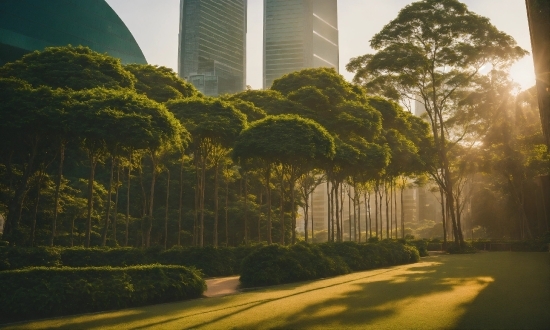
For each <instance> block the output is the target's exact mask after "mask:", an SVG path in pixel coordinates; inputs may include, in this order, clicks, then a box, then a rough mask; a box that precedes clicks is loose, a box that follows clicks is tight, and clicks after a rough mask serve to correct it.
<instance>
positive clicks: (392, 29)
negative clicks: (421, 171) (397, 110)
mask: <svg viewBox="0 0 550 330" xmlns="http://www.w3.org/2000/svg"><path fill="white" fill-rule="evenodd" d="M370 44H371V47H372V48H373V49H375V50H376V51H377V53H375V54H373V55H370V54H369V55H365V56H362V57H359V58H355V59H352V60H351V62H350V63H349V64H348V70H350V71H354V72H355V73H356V75H355V78H354V81H355V82H356V83H359V84H362V85H364V86H365V87H366V88H367V90H369V89H370V90H372V91H373V92H375V93H382V94H384V95H386V96H388V97H391V98H393V99H399V98H405V99H407V98H408V99H416V100H418V101H420V102H421V103H423V105H424V106H425V108H426V113H427V118H428V120H429V123H430V126H431V131H432V134H433V137H434V145H435V148H436V150H437V157H438V158H437V160H438V164H437V166H438V170H437V172H433V176H434V179H435V180H436V182H437V183H438V185H439V186H440V187H441V189H443V191H444V192H445V197H446V199H447V203H448V205H449V210H450V215H451V221H452V225H453V228H454V230H453V232H454V233H455V237H454V238H455V242H456V243H457V244H459V245H461V244H462V243H463V237H462V230H461V224H460V222H458V221H457V207H456V205H455V203H454V201H453V199H454V198H453V194H454V190H453V189H454V181H453V178H452V174H451V170H452V169H451V160H450V159H449V155H450V152H451V149H452V148H453V146H455V145H456V144H457V143H459V142H460V135H458V136H457V135H456V132H453V131H452V130H450V129H449V127H450V125H451V123H452V120H451V119H452V118H453V116H454V114H455V110H456V105H457V103H458V102H459V101H460V100H457V99H456V98H455V95H457V94H458V93H459V92H460V91H468V90H471V89H472V82H473V81H474V79H476V78H477V77H479V76H480V75H482V74H481V72H480V71H481V69H482V68H483V67H484V66H486V65H490V66H492V68H493V69H494V70H501V69H505V68H507V67H509V65H510V64H511V63H513V62H514V61H515V60H517V59H519V58H521V57H522V56H524V55H525V54H526V51H525V50H523V49H521V48H520V47H518V46H517V45H516V42H515V41H514V39H513V38H512V37H511V36H509V35H507V34H505V33H504V32H501V31H499V30H498V29H497V28H496V27H494V26H493V25H492V24H491V23H490V22H489V20H488V19H487V18H484V17H481V16H479V15H477V14H475V13H473V12H471V11H469V10H468V9H467V7H466V5H464V4H462V3H461V2H459V1H457V0H424V1H419V2H415V3H412V4H410V5H408V6H406V7H405V8H403V9H402V10H401V11H400V12H399V14H398V16H397V18H395V19H394V20H392V21H391V22H390V23H388V24H387V25H386V26H384V28H383V29H382V30H381V31H380V32H378V33H377V34H376V35H375V36H374V37H373V38H372V39H371V41H370Z"/></svg>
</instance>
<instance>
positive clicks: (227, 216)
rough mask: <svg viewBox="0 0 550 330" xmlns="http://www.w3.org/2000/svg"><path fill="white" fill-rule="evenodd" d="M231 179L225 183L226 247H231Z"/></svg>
mask: <svg viewBox="0 0 550 330" xmlns="http://www.w3.org/2000/svg"><path fill="white" fill-rule="evenodd" d="M228 207H229V179H228V180H227V181H225V246H229V228H228V224H227V220H228V218H229V213H228V211H229V209H228Z"/></svg>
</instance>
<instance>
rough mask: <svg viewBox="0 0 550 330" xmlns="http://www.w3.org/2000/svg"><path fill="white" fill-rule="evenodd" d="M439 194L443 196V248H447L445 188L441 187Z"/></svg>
mask: <svg viewBox="0 0 550 330" xmlns="http://www.w3.org/2000/svg"><path fill="white" fill-rule="evenodd" d="M439 196H440V198H441V221H442V225H443V249H446V248H447V219H446V207H445V204H446V203H445V195H444V193H443V189H442V188H441V187H440V188H439Z"/></svg>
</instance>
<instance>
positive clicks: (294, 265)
mask: <svg viewBox="0 0 550 330" xmlns="http://www.w3.org/2000/svg"><path fill="white" fill-rule="evenodd" d="M349 272H350V270H349V268H348V267H347V266H346V264H345V263H344V262H342V261H341V260H334V259H331V258H328V257H327V256H325V255H324V254H323V252H322V251H321V250H320V249H319V248H318V247H317V246H315V245H309V244H305V243H302V244H298V245H294V246H291V247H285V246H280V245H277V244H273V245H268V246H264V247H262V248H260V249H259V250H257V251H255V252H252V253H251V254H250V255H249V256H247V257H246V258H245V259H244V260H243V264H242V272H241V278H240V281H241V284H242V285H243V286H245V287H252V286H264V285H275V284H282V283H291V282H296V281H305V280H310V279H316V278H321V277H328V276H335V275H341V274H347V273H349Z"/></svg>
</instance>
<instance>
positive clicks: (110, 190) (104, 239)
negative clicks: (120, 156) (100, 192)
mask: <svg viewBox="0 0 550 330" xmlns="http://www.w3.org/2000/svg"><path fill="white" fill-rule="evenodd" d="M114 172H115V156H114V155H111V173H110V175H109V186H108V187H107V203H105V204H107V206H106V208H105V223H104V225H103V233H102V235H101V246H105V244H106V243H107V232H108V231H109V220H110V219H109V218H110V217H111V197H112V193H113V176H114Z"/></svg>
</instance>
